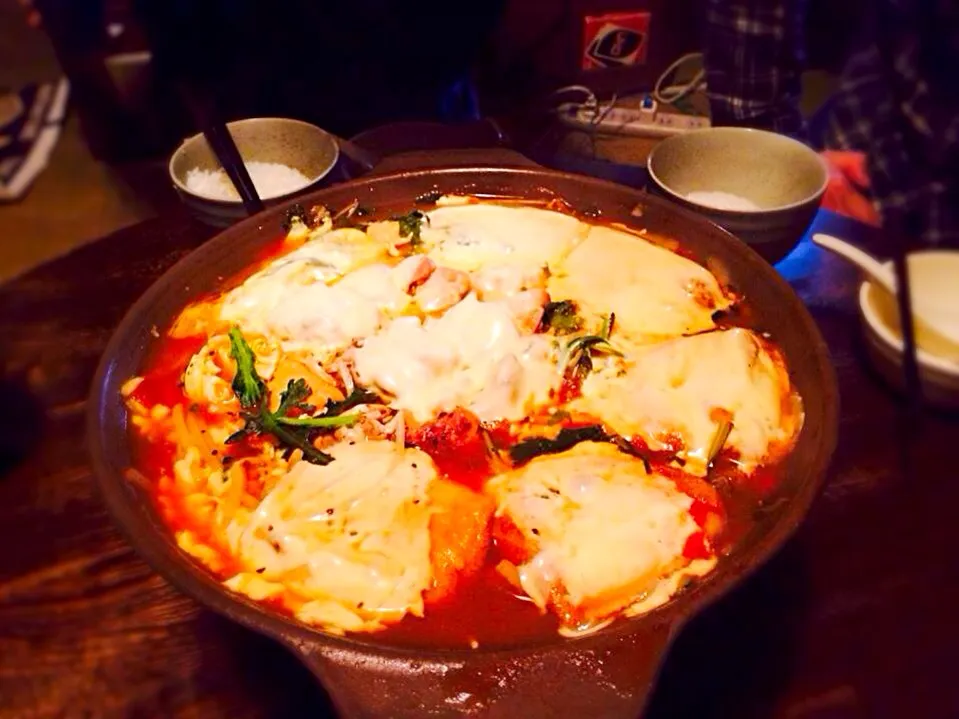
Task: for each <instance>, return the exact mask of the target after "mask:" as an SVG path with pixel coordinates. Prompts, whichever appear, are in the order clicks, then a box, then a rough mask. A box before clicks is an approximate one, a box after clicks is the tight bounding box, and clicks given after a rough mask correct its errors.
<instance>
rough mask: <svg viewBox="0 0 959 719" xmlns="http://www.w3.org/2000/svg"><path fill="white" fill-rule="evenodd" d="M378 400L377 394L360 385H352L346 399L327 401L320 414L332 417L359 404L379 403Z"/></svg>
mask: <svg viewBox="0 0 959 719" xmlns="http://www.w3.org/2000/svg"><path fill="white" fill-rule="evenodd" d="M380 402H381V400H380V398H379V395H377V394H376V393H375V392H371V391H370V390H368V389H364V388H362V387H354V388H353V391H352V392H350V395H349V396H348V397H347V398H346V399H344V400H341V401H339V402H334V401H333V400H330V401H329V402H327V403H326V405H325V406H324V407H323V412H322V413H321V414H322V416H324V417H334V416H336V415H338V414H342V413H343V412H345V411H346V410H348V409H353V408H354V407H356V406H358V405H361V404H380Z"/></svg>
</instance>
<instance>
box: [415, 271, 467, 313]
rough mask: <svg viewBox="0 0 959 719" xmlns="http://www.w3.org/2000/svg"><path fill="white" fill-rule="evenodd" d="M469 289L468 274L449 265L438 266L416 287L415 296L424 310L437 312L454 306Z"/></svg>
mask: <svg viewBox="0 0 959 719" xmlns="http://www.w3.org/2000/svg"><path fill="white" fill-rule="evenodd" d="M469 291H470V278H469V275H468V274H466V273H465V272H460V271H459V270H451V269H450V268H448V267H437V268H436V269H435V270H433V273H432V274H431V275H430V276H429V278H428V279H427V280H426V282H424V283H423V284H421V285H420V286H419V287H417V288H416V292H415V294H414V295H413V296H414V298H415V299H416V304H418V305H419V307H420V309H421V310H423V312H427V313H435V312H442V311H443V310H445V309H448V308H450V307H452V306H453V305H455V304H456V303H457V302H459V301H460V300H461V299H463V298H464V297H465V296H466V294H467V293H468V292H469Z"/></svg>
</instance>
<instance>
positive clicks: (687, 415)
mask: <svg viewBox="0 0 959 719" xmlns="http://www.w3.org/2000/svg"><path fill="white" fill-rule="evenodd" d="M791 397H792V395H791V391H790V384H789V376H788V375H787V373H786V370H785V368H784V367H783V365H782V362H781V360H779V359H778V358H774V357H772V356H771V355H770V354H769V353H768V352H767V351H766V349H765V347H764V345H763V344H762V343H761V342H760V341H759V339H758V338H757V337H756V336H755V335H754V334H753V333H752V332H750V331H748V330H743V329H732V330H727V331H718V332H709V333H706V334H702V335H696V336H694V337H682V338H679V339H676V340H672V341H670V342H664V343H662V344H658V345H651V346H647V347H641V348H638V349H637V350H635V352H634V353H633V354H631V355H630V356H629V357H627V362H626V367H625V371H624V370H622V369H621V370H620V371H619V372H616V371H610V372H601V373H595V374H593V375H590V376H589V377H588V378H587V379H586V381H585V382H584V383H583V395H582V397H581V398H579V399H577V400H576V401H575V402H574V403H573V406H574V407H575V408H577V409H581V410H583V411H585V412H589V413H591V414H594V415H597V416H599V417H601V418H602V420H603V421H604V422H605V423H606V424H607V425H609V426H610V427H611V428H612V429H613V430H615V431H616V432H618V433H619V434H622V435H624V436H626V437H631V436H639V437H642V438H643V439H644V440H645V441H646V442H647V443H648V444H649V446H650V447H651V448H653V449H659V448H662V447H663V442H662V440H664V439H666V438H667V435H670V434H672V435H676V436H678V437H679V438H680V439H681V440H682V442H683V445H684V448H685V451H684V452H682V453H681V456H683V457H684V458H685V459H686V461H687V464H686V467H685V469H686V471H689V472H693V473H698V474H704V473H705V471H706V463H707V460H708V459H709V458H708V457H707V454H708V452H709V448H710V445H711V443H712V441H713V438H714V436H715V435H716V432H717V428H718V424H719V421H720V419H722V413H728V414H729V415H730V416H731V417H732V423H733V429H732V432H730V434H729V437H728V439H727V440H726V446H727V447H733V448H734V449H736V450H737V451H738V452H739V454H740V462H741V464H742V466H743V468H744V469H746V470H749V469H752V468H753V467H755V466H756V465H757V464H759V463H761V462H762V461H763V460H764V458H765V457H766V456H767V454H768V453H769V451H770V449H771V447H772V446H773V445H775V444H777V443H779V444H784V443H788V442H789V441H790V440H791V439H792V437H793V435H794V434H795V433H796V432H797V431H798V428H799V427H798V424H799V421H800V420H801V412H799V411H798V409H797V408H793V407H792V406H791V404H790V402H789V401H787V400H788V399H789V398H791ZM717 410H721V411H722V412H719V413H717Z"/></svg>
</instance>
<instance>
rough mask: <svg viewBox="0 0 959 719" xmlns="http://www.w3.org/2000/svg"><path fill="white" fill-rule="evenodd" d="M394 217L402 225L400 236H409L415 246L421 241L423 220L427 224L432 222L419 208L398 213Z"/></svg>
mask: <svg viewBox="0 0 959 719" xmlns="http://www.w3.org/2000/svg"><path fill="white" fill-rule="evenodd" d="M393 219H394V220H396V221H397V222H398V223H399V225H400V237H409V238H410V244H412V245H413V246H414V247H415V246H416V245H418V244H419V243H420V233H421V232H422V230H423V222H426V224H427V225H428V224H429V222H430V218H429V217H427V216H426V215H425V214H424V213H422V212H420V211H419V210H411V211H410V212H408V213H406V214H405V215H398V216H396V217H394V218H393Z"/></svg>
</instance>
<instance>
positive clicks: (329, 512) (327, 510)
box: [326, 507, 334, 515]
mask: <svg viewBox="0 0 959 719" xmlns="http://www.w3.org/2000/svg"><path fill="white" fill-rule="evenodd" d="M333 511H334V510H333V507H327V508H326V513H327V514H330V515H332V514H333Z"/></svg>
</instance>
